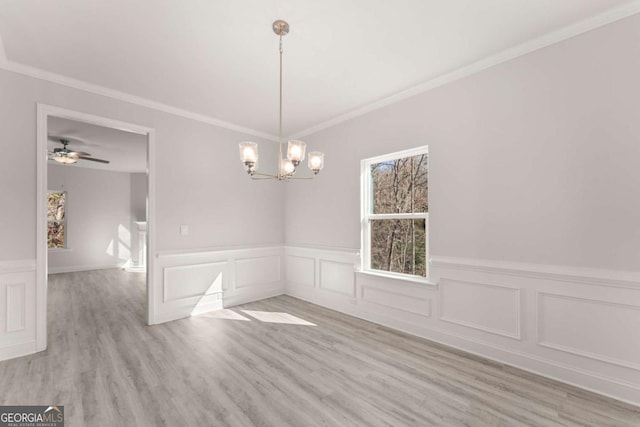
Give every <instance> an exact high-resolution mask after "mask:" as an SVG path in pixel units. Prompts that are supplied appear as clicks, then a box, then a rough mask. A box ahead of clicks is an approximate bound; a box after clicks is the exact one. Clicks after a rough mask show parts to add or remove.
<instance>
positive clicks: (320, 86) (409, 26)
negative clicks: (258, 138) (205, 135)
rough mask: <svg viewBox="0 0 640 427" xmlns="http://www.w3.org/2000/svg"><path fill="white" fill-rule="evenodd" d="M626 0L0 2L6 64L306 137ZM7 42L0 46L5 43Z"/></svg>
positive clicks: (245, 124) (1, 34) (118, 0)
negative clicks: (279, 33) (284, 26)
mask: <svg viewBox="0 0 640 427" xmlns="http://www.w3.org/2000/svg"><path fill="white" fill-rule="evenodd" d="M631 3H636V2H631V1H629V0H482V1H478V0H446V1H444V0H396V1H390V0H351V1H346V0H323V1H317V0H271V1H266V0H217V1H212V0H197V1H196V0H193V1H175V0H139V1H133V2H132V1H130V0H110V1H104V0H83V1H77V0H56V1H36V0H21V1H15V0H0V36H1V37H2V39H3V41H4V50H5V52H6V56H7V59H8V60H9V61H11V62H13V63H18V64H23V65H27V66H31V67H36V68H38V69H42V70H46V71H49V72H53V73H57V74H60V75H63V76H67V77H71V78H75V79H79V80H81V81H85V82H89V83H93V84H96V85H100V86H104V87H107V88H110V89H114V90H118V91H121V92H125V93H127V94H132V95H135V96H138V97H142V98H145V99H148V100H152V101H155V102H159V103H163V104H166V105H169V106H173V107H177V108H180V109H183V110H187V111H189V112H193V113H197V114H201V115H205V116H207V117H213V118H217V119H220V120H224V121H227V122H230V123H233V124H238V125H241V126H244V127H248V128H251V129H254V130H257V131H259V132H266V133H269V134H272V135H273V134H276V133H277V110H278V109H277V106H278V55H277V43H278V42H277V37H276V36H275V35H274V34H273V32H272V30H271V23H272V22H273V21H274V20H275V19H277V18H282V19H286V20H287V21H289V23H290V24H291V33H290V34H289V35H288V36H286V37H285V39H284V50H285V52H284V55H285V57H284V63H285V70H284V79H285V81H284V82H285V88H284V94H285V105H284V107H285V108H284V114H285V117H284V126H285V134H294V133H300V132H301V131H303V130H305V129H308V128H310V127H313V126H315V125H318V124H319V123H323V122H326V121H328V120H331V119H334V118H335V117H338V116H341V115H344V114H346V113H349V112H350V111H353V110H355V109H359V108H362V107H363V106H366V105H368V104H371V103H375V102H377V101H380V100H381V99H384V98H386V97H389V96H392V95H394V94H397V93H398V92H401V91H403V90H407V89H409V88H411V87H414V86H416V85H420V84H424V83H425V82H429V81H431V80H433V79H435V78H437V77H439V76H442V75H444V74H446V73H449V72H451V71H453V70H456V69H459V68H461V67H463V66H466V65H469V64H471V63H473V62H475V61H478V60H481V59H483V58H486V57H488V56H490V55H494V54H496V53H499V52H501V51H504V50H505V49H509V48H512V47H514V46H517V45H520V44H522V43H526V42H528V41H531V40H533V39H536V38H539V37H542V36H544V35H545V34H548V33H549V32H552V31H556V30H559V29H561V28H564V27H567V26H569V25H572V24H575V23H577V22H580V21H583V20H586V19H590V18H592V17H593V16H595V15H598V14H601V13H605V12H607V11H610V10H611V9H612V8H616V7H624V6H625V5H628V4H631ZM1 44H2V43H0V45H1Z"/></svg>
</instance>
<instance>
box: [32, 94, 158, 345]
mask: <svg viewBox="0 0 640 427" xmlns="http://www.w3.org/2000/svg"><path fill="white" fill-rule="evenodd" d="M49 116H53V117H59V118H64V119H69V120H76V121H81V122H85V123H89V124H93V125H97V126H103V127H108V128H112V129H117V130H122V131H126V132H133V133H138V134H141V135H146V136H147V167H148V171H147V180H148V196H147V200H148V203H149V206H148V209H147V227H148V232H147V308H146V310H147V313H146V317H147V323H148V324H152V323H153V321H154V316H155V304H154V293H155V292H154V286H153V285H152V284H153V283H154V280H155V275H154V266H155V258H154V256H153V255H152V254H154V253H155V130H154V129H152V128H150V127H146V126H141V125H138V124H133V123H127V122H123V121H119V120H113V119H109V118H106V117H100V116H95V115H92V114H87V113H83V112H79V111H74V110H69V109H65V108H61V107H56V106H52V105H46V104H37V119H36V130H37V133H36V141H37V144H36V168H37V170H36V214H37V215H36V351H43V350H45V349H46V348H47V274H48V271H47V268H48V266H47V257H48V249H47V237H46V236H47V206H46V195H47V190H48V186H47V140H48V137H47V125H48V123H47V121H48V118H49Z"/></svg>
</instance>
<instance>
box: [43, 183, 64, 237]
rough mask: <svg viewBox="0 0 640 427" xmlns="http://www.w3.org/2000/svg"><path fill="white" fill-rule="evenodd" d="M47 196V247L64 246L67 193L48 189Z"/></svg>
mask: <svg viewBox="0 0 640 427" xmlns="http://www.w3.org/2000/svg"><path fill="white" fill-rule="evenodd" d="M47 196H48V208H47V247H48V248H49V249H59V248H65V247H66V237H67V214H66V203H67V193H66V192H60V191H49V192H48V193H47Z"/></svg>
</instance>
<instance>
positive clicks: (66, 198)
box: [47, 190, 71, 252]
mask: <svg viewBox="0 0 640 427" xmlns="http://www.w3.org/2000/svg"><path fill="white" fill-rule="evenodd" d="M49 193H64V219H63V220H62V221H58V222H62V224H63V225H64V246H63V247H61V248H49V247H47V251H48V252H70V251H71V248H69V245H68V242H69V234H68V232H69V230H68V229H67V219H68V216H67V205H68V204H69V192H68V191H66V190H47V197H49ZM50 222H56V221H50V220H49V219H47V228H48V227H49V223H50ZM47 232H48V230H47Z"/></svg>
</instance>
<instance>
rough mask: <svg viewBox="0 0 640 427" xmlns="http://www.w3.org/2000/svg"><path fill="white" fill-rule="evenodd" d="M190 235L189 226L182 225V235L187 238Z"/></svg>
mask: <svg viewBox="0 0 640 427" xmlns="http://www.w3.org/2000/svg"><path fill="white" fill-rule="evenodd" d="M188 234H189V226H188V225H186V224H180V235H181V236H186V235H188Z"/></svg>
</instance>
